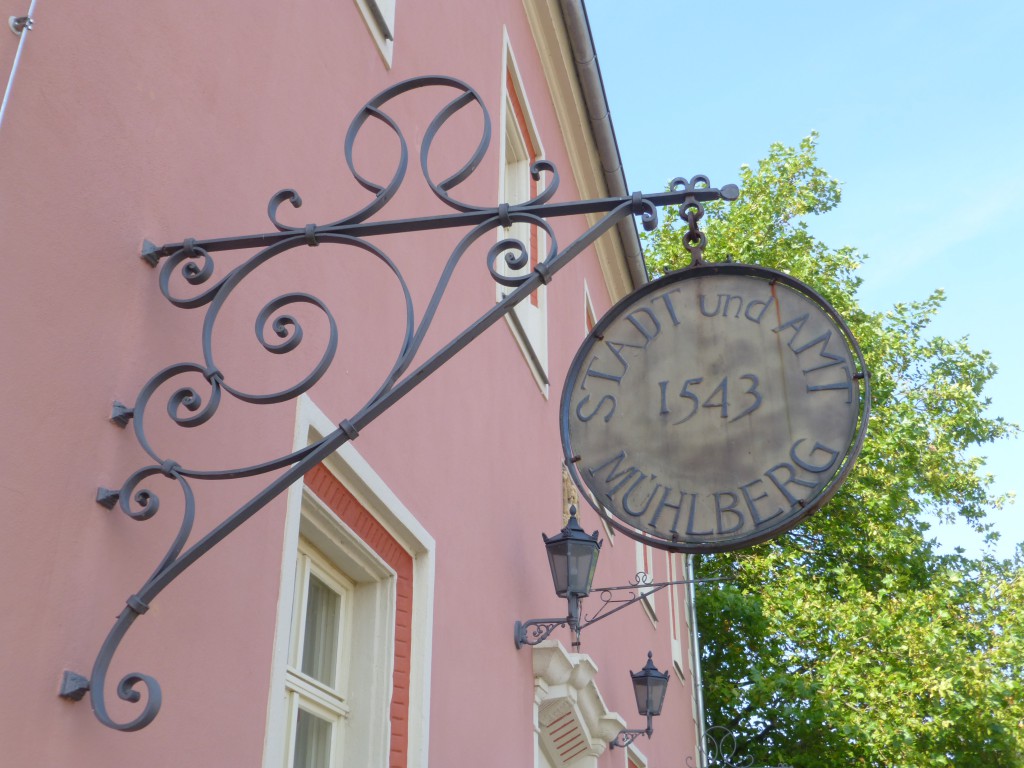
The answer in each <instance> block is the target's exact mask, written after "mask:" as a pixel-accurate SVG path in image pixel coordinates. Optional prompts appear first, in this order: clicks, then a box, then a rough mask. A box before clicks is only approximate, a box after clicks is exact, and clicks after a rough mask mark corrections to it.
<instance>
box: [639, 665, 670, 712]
mask: <svg viewBox="0 0 1024 768" xmlns="http://www.w3.org/2000/svg"><path fill="white" fill-rule="evenodd" d="M667 688H668V676H664V677H663V676H662V675H661V673H660V672H659V673H655V674H653V675H643V676H639V677H634V678H633V692H634V693H635V694H636V708H637V711H638V712H639V713H640V714H641V715H648V714H649V715H660V714H661V707H662V705H663V704H664V703H665V691H666V690H667Z"/></svg>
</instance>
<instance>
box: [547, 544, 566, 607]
mask: <svg viewBox="0 0 1024 768" xmlns="http://www.w3.org/2000/svg"><path fill="white" fill-rule="evenodd" d="M547 548H548V562H549V563H550V564H551V580H552V582H554V585H555V594H557V595H558V596H559V597H565V596H566V595H567V594H568V592H569V555H568V553H567V552H566V549H567V545H566V543H565V542H558V543H556V544H551V543H549V544H548V545H547Z"/></svg>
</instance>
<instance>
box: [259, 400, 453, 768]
mask: <svg viewBox="0 0 1024 768" xmlns="http://www.w3.org/2000/svg"><path fill="white" fill-rule="evenodd" d="M334 429H336V426H335V425H334V424H333V422H332V421H331V420H330V419H329V418H328V417H327V416H326V415H325V414H324V413H323V412H322V411H321V410H320V409H319V408H318V407H317V406H316V405H315V404H314V403H313V401H312V400H311V399H310V398H309V397H307V396H305V395H303V396H302V397H301V398H300V399H299V407H298V414H297V424H296V433H295V442H294V446H295V448H296V449H298V448H301V447H304V446H306V445H308V444H310V443H314V442H316V441H318V440H320V439H321V438H322V437H323V436H324V435H325V434H330V433H331V431H333V430H334ZM304 479H305V482H304V483H296V484H295V485H293V486H292V487H291V488H290V489H289V490H288V515H287V518H286V521H285V530H284V538H283V541H282V545H283V549H282V555H283V557H282V563H281V571H280V578H281V593H280V594H281V599H280V600H279V609H278V615H277V628H276V632H275V640H274V657H273V659H274V660H273V666H272V669H271V679H270V700H269V702H268V707H267V730H266V737H265V738H266V741H265V744H264V753H263V763H262V768H306V766H317V768H320V766H323V768H340V767H344V768H351V766H360V767H361V766H383V765H402V766H407V768H425V766H426V762H427V755H428V749H427V746H426V745H427V743H428V740H429V733H430V659H431V638H432V635H433V631H432V626H433V613H434V612H433V604H434V552H435V544H434V540H433V538H432V537H431V536H430V534H429V533H428V532H427V531H426V529H424V528H423V526H422V525H421V524H420V523H419V522H418V521H417V520H416V517H415V515H414V514H413V513H412V512H411V511H410V510H409V509H408V508H407V507H406V506H405V505H404V504H403V503H402V502H401V500H400V499H399V498H398V497H397V496H396V495H395V494H394V492H393V491H391V489H390V488H389V487H388V485H387V483H385V482H384V480H383V478H381V477H380V475H378V474H377V473H376V472H375V471H374V470H373V468H372V467H371V466H370V465H369V464H368V463H367V461H366V460H365V459H364V458H363V457H362V456H361V455H360V454H359V451H358V450H356V449H355V448H354V447H353V446H352V444H351V443H348V444H346V445H344V446H342V447H341V448H339V449H338V450H337V451H336V452H335V453H333V454H331V455H330V456H329V457H327V458H326V459H325V460H324V462H323V463H322V464H319V465H317V466H316V467H314V468H313V469H311V470H310V471H309V472H307V473H306V476H305V478H304Z"/></svg>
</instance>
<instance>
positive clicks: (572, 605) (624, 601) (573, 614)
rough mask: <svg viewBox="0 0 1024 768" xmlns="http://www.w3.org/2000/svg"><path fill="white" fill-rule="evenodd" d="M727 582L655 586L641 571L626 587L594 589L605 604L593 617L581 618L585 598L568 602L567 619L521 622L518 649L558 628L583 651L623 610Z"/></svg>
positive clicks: (517, 630) (685, 581) (515, 629)
mask: <svg viewBox="0 0 1024 768" xmlns="http://www.w3.org/2000/svg"><path fill="white" fill-rule="evenodd" d="M724 581H728V580H727V579H725V578H722V577H714V578H712V579H680V580H677V581H674V582H651V581H650V577H649V575H648V574H647V573H645V572H644V571H642V570H641V571H640V572H639V573H637V574H636V577H634V579H633V581H632V582H630V583H629V584H627V585H624V586H622V587H598V588H595V589H592V590H591V592H597V593H598V597H599V598H600V600H601V607H600V608H598V609H597V612H596V613H594V615H593V616H584V617H582V618H581V609H580V601H581V598H579V597H577V598H575V600H574V601H573V600H569V601H568V602H569V612H568V615H566V616H565V617H564V618H527V620H526V621H525V622H519V621H517V622H516V623H515V626H514V627H513V636H514V639H515V647H516V649H517V650H518V649H519V648H521V647H522V646H523V645H537V644H539V643H542V642H544V641H545V640H547V639H548V636H549V635H550V634H551V633H552V632H554V631H555V629H557V628H558V627H565V626H568V628H569V630H570V631H571V632H572V647H573V648H577V649H579V648H580V635H581V633H582V632H583V631H584V629H586V628H587V627H590V626H591V625H592V624H596V623H597V622H600V621H601V620H602V618H607V617H608V616H610V615H611V614H612V613H617V612H618V611H621V610H622V609H623V608H626V607H629V606H630V605H633V603H636V602H639V601H640V600H643V599H644V598H646V597H649V596H650V595H653V594H654V593H656V592H660V591H662V590H664V589H665V588H666V587H674V586H676V585H679V584H705V583H706V582H724ZM624 591H626V592H629V593H630V596H629V597H626V598H621V599H616V598H614V597H612V593H613V592H624ZM609 605H614V606H615V607H614V608H611V609H608V606H609Z"/></svg>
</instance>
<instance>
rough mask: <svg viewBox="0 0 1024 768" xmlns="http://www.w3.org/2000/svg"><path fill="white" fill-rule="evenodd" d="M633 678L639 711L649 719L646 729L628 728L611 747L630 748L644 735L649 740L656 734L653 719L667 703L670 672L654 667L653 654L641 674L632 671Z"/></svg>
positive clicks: (650, 654)
mask: <svg viewBox="0 0 1024 768" xmlns="http://www.w3.org/2000/svg"><path fill="white" fill-rule="evenodd" d="M629 674H630V677H632V678H633V694H634V695H635V696H636V708H637V711H638V712H639V713H640V714H641V715H644V716H646V717H647V727H646V728H636V729H634V728H627V729H624V730H621V731H619V733H618V735H617V736H616V737H615V738H614V739H613V740H612V741H611V743H610V744H609V746H610V747H612V748H615V747H628V746H629V745H630V744H632V743H633V741H634V740H635V739H636V737H637V736H639V735H640V734H644V735H646V736H647V738H650V737H651V734H652V733H654V726H653V725H652V723H651V720H652V718H654V717H656V716H658V715H660V714H661V707H662V705H663V704H664V703H665V692H666V691H667V690H668V670H667V669H666V670H665V671H664V672H659V671H658V668H657V667H656V666H654V659H653V653H652V652H651V651H648V652H647V664H645V665H644V668H643V669H641V670H640V671H639V672H633V671H630V673H629Z"/></svg>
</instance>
